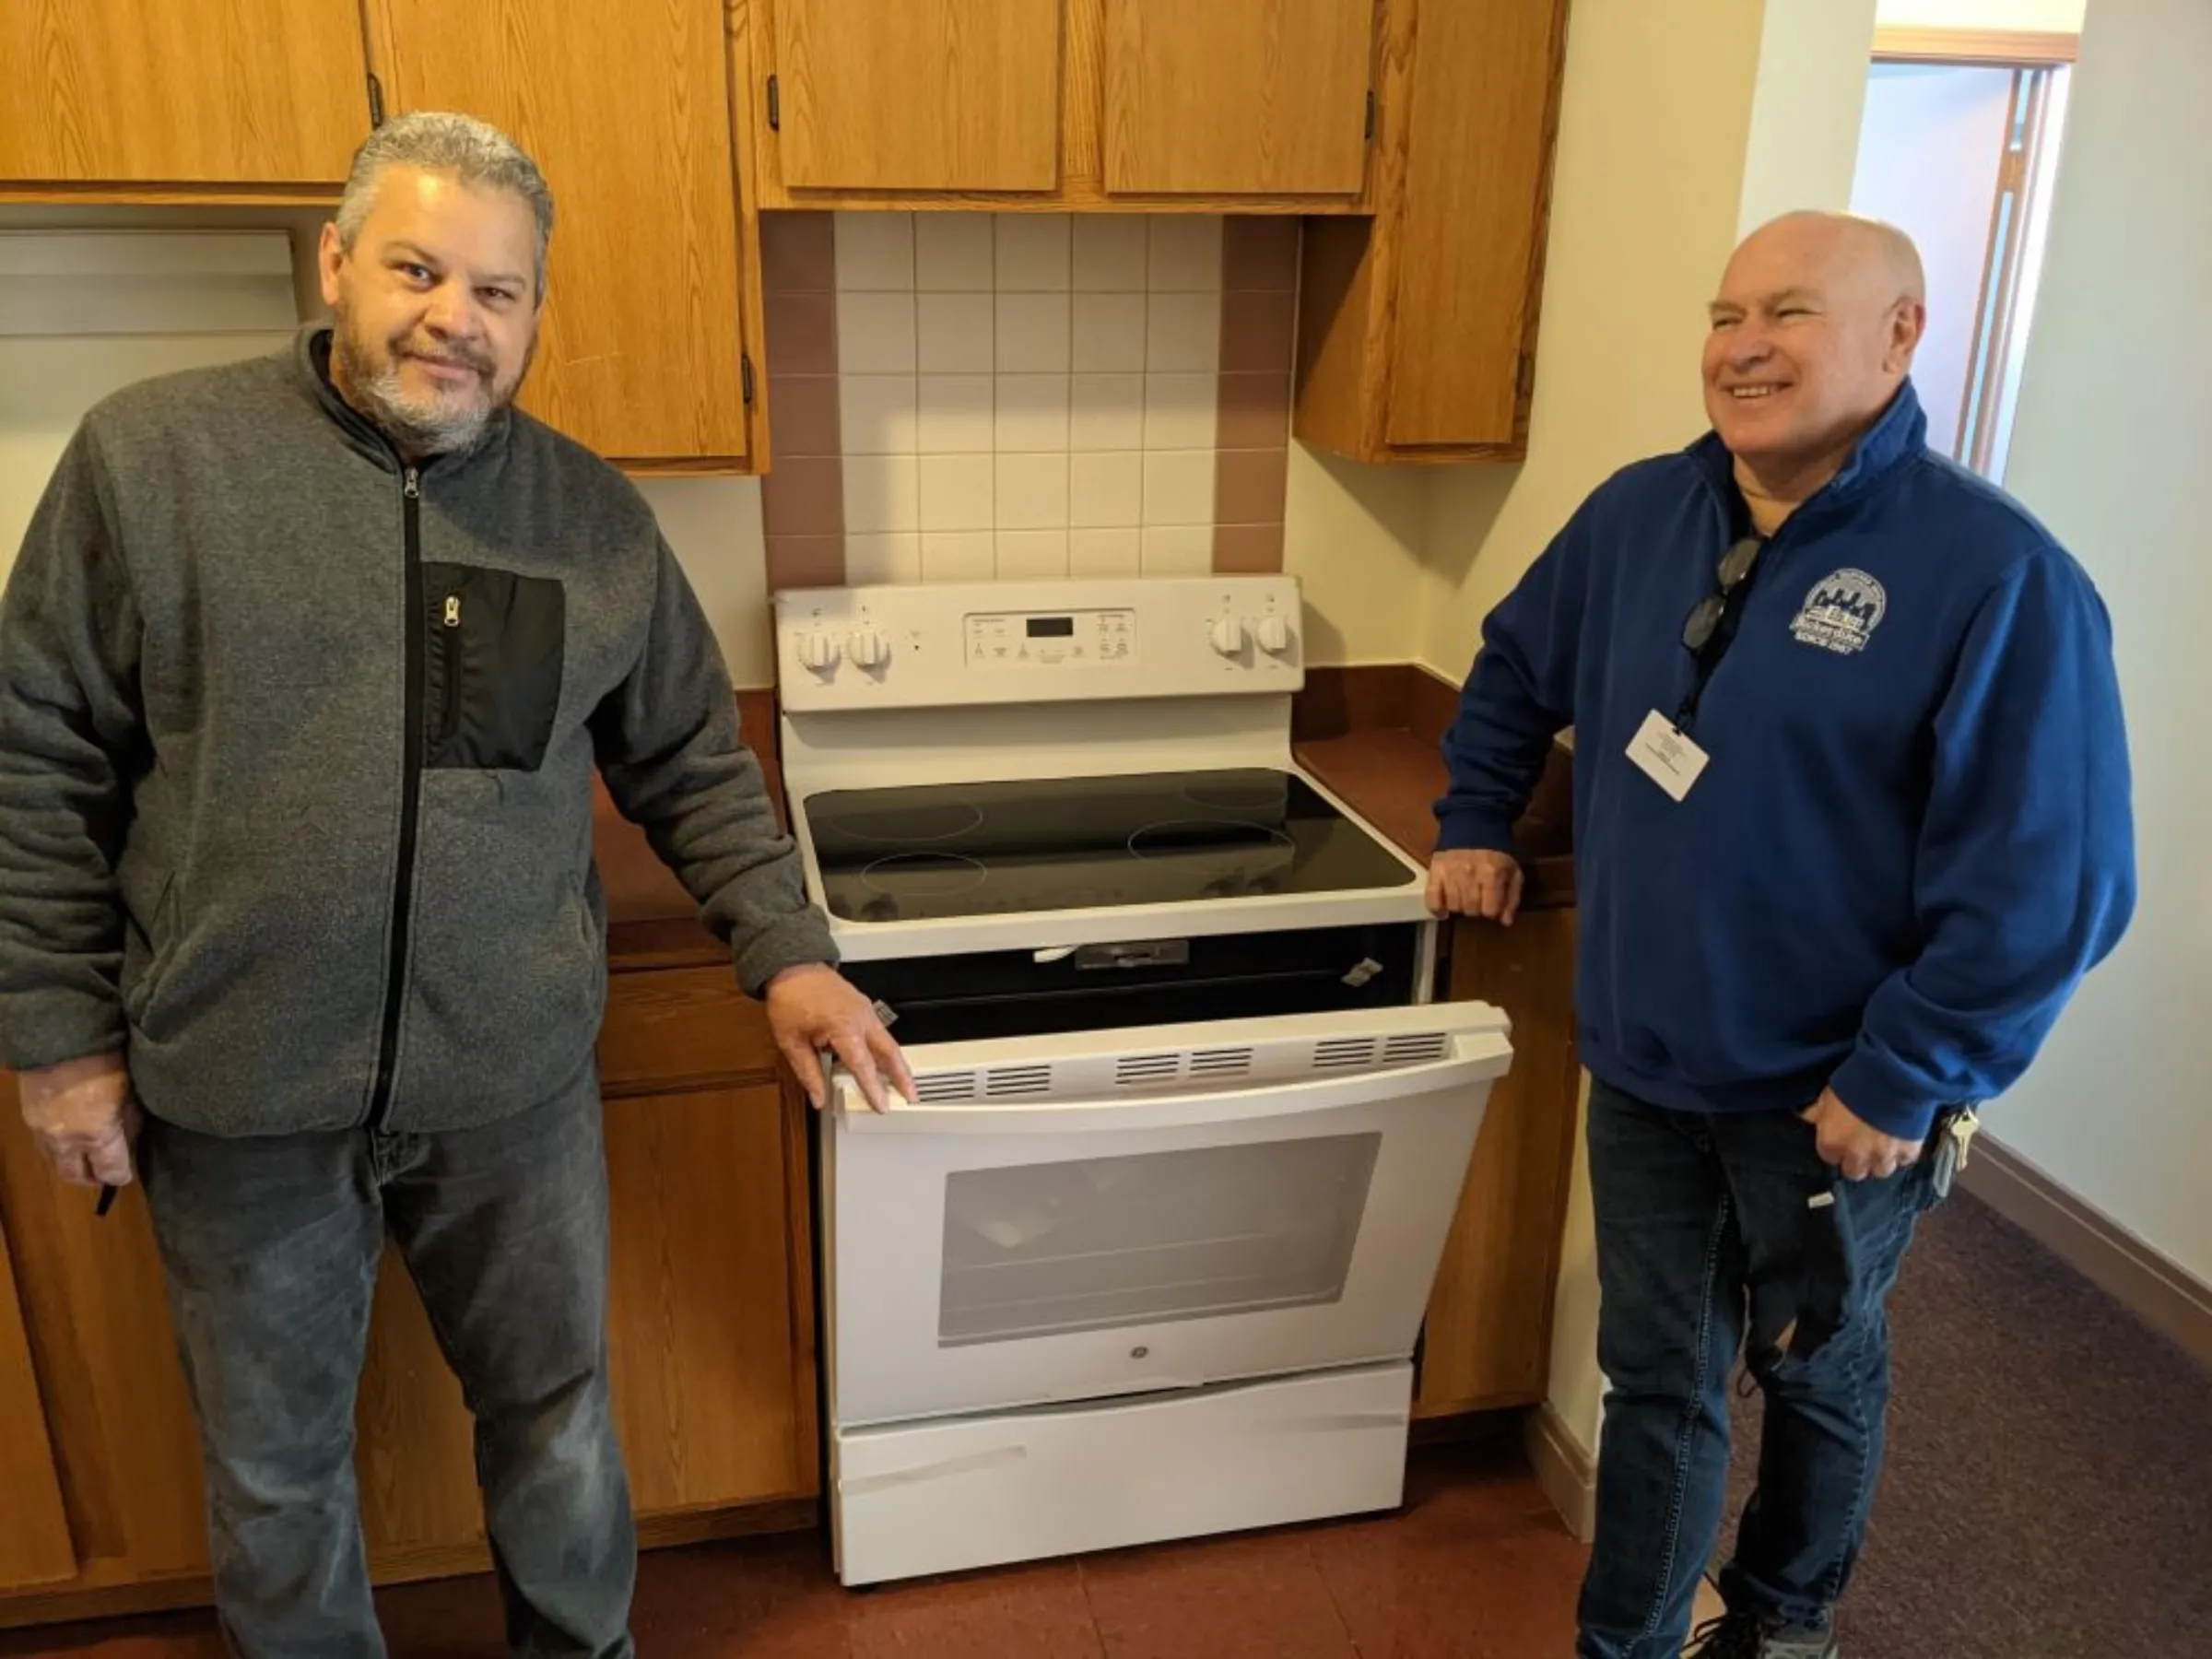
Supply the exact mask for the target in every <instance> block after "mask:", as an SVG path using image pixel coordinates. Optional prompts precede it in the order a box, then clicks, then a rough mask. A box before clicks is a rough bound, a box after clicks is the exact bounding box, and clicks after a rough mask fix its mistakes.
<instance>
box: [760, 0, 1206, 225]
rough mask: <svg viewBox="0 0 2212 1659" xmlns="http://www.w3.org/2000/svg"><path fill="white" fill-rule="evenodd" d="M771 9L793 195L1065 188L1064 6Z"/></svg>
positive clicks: (783, 171)
mask: <svg viewBox="0 0 2212 1659" xmlns="http://www.w3.org/2000/svg"><path fill="white" fill-rule="evenodd" d="M1208 3H1209V4H1210V3H1211V0H1208ZM769 10H770V12H771V17H772V24H771V35H770V41H771V54H772V58H773V63H772V65H771V73H773V75H774V76H775V80H776V90H775V114H774V120H775V128H776V134H777V142H776V145H775V153H776V154H777V155H778V156H779V157H780V162H779V164H778V176H779V177H780V178H781V180H782V183H783V186H784V187H785V188H786V189H788V190H846V191H873V190H928V191H1050V190H1053V189H1055V188H1057V187H1058V184H1059V182H1060V113H1061V112H1060V74H1061V27H1062V0H895V3H894V4H887V3H886V0H772V4H771V5H770V6H769Z"/></svg>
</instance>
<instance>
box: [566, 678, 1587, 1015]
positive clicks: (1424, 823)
mask: <svg viewBox="0 0 2212 1659" xmlns="http://www.w3.org/2000/svg"><path fill="white" fill-rule="evenodd" d="M1457 697H1458V693H1457V691H1456V690H1455V689H1454V688H1453V687H1452V686H1450V685H1449V684H1447V683H1446V682H1444V681H1443V680H1441V679H1438V678H1437V677H1435V676H1434V675H1431V674H1430V673H1429V672H1428V671H1427V670H1426V669H1423V668H1420V667H1417V666H1415V665H1412V664H1405V663H1393V664H1387V665H1380V666H1374V667H1355V668H1316V669H1313V670H1312V671H1311V672H1310V673H1309V674H1308V675H1307V677H1306V688H1305V689H1304V690H1303V691H1301V692H1300V694H1299V697H1298V700H1297V701H1296V703H1295V705H1294V713H1293V724H1292V732H1291V739H1292V741H1291V754H1292V756H1293V757H1294V758H1295V759H1296V760H1297V761H1298V763H1299V765H1300V766H1302V767H1304V768H1305V769H1306V770H1307V771H1310V772H1312V774H1313V776H1314V777H1316V778H1318V779H1319V780H1320V781H1321V782H1323V783H1324V784H1325V785H1327V786H1328V788H1329V789H1331V790H1332V791H1334V792H1335V794H1337V795H1338V796H1339V797H1341V798H1342V799H1343V801H1344V802H1345V804H1346V805H1347V806H1350V807H1351V808H1352V810H1353V811H1355V812H1357V813H1359V815H1360V816H1361V817H1362V818H1366V819H1367V821H1368V822H1369V823H1371V824H1372V825H1374V827H1375V828H1376V829H1378V830H1381V831H1382V833H1383V834H1384V835H1386V836H1388V837H1389V838H1390V839H1391V840H1392V841H1394V842H1395V843H1396V844H1397V845H1398V847H1399V848H1400V849H1401V850H1402V851H1404V852H1405V853H1407V854H1408V855H1409V856H1411V857H1413V858H1416V859H1420V860H1424V861H1425V860H1426V859H1427V858H1428V856H1429V854H1430V851H1431V850H1432V849H1433V848H1434V846H1435V844H1436V819H1435V818H1434V817H1433V815H1432V814H1431V812H1430V806H1432V804H1433V803H1434V802H1435V800H1436V798H1437V797H1438V796H1439V795H1441V794H1443V792H1444V763H1443V759H1442V757H1441V754H1440V752H1439V750H1438V747H1437V746H1438V743H1439V740H1440V739H1441V736H1442V734H1443V730H1444V727H1445V725H1446V724H1449V722H1450V720H1451V717H1452V711H1453V707H1454V705H1455V703H1456V700H1457ZM737 708H738V724H739V729H740V730H741V731H742V732H743V733H744V735H745V739H746V741H747V743H749V744H751V745H752V746H753V752H754V753H755V754H756V755H757V756H758V757H759V760H760V765H761V770H762V771H764V772H765V773H766V774H767V779H768V786H769V794H770V798H771V800H773V801H774V802H775V804H776V811H777V814H778V816H779V818H782V817H783V816H784V813H785V807H784V802H783V775H782V765H781V760H780V757H779V755H778V754H777V749H776V736H777V727H776V718H775V700H774V693H772V692H770V691H740V692H739V693H738V694H737ZM1571 772H1572V756H1571V750H1570V747H1569V746H1568V744H1567V743H1566V742H1564V741H1562V742H1561V743H1560V744H1559V746H1558V747H1555V748H1554V750H1553V751H1552V756H1551V764H1550V765H1549V766H1548V767H1547V769H1546V771H1545V774H1544V779H1543V782H1541V783H1539V784H1538V785H1537V788H1536V794H1535V800H1534V801H1533V802H1532V803H1531V805H1530V807H1529V811H1528V814H1527V816H1526V817H1524V818H1523V819H1522V820H1521V823H1520V825H1519V827H1518V830H1517V833H1518V835H1519V838H1520V843H1521V854H1522V860H1523V865H1524V868H1525V870H1526V871H1527V877H1528V880H1527V887H1526V888H1525V890H1524V894H1523V897H1522V905H1523V907H1524V909H1529V910H1553V909H1560V908H1564V907H1566V906H1570V905H1571V904H1573V902H1574V859H1573V855H1572V852H1571V845H1570V837H1569V830H1568V825H1569V820H1570V809H1571V800H1572V784H1571ZM594 842H595V850H596V853H597V855H598V861H599V878H600V881H601V883H602V884H603V885H604V886H605V888H606V907H607V922H608V928H607V954H608V957H609V959H610V960H611V962H612V964H613V966H614V967H615V968H616V969H617V970H618V971H620V970H626V969H638V968H666V967H678V966H692V965H696V964H700V963H711V962H716V961H722V960H726V959H727V957H728V953H727V952H726V951H725V950H724V949H723V947H721V946H719V945H717V944H716V943H715V942H714V940H713V938H712V936H711V935H709V934H708V933H707V931H706V930H705V929H704V928H703V927H701V926H700V924H699V920H698V907H697V905H695V904H694V903H693V902H692V900H691V897H690V895H689V894H688V893H687V892H685V891H684V889H683V886H682V884H681V883H679V882H678V881H677V879H676V877H674V876H673V875H671V874H670V873H669V871H668V869H667V866H665V865H663V864H662V863H661V861H660V859H659V858H658V857H657V856H656V855H655V854H654V853H653V849H652V848H651V847H650V846H649V845H648V844H647V843H646V840H645V836H644V832H643V831H642V830H639V829H638V827H637V826H636V825H634V824H631V823H629V821H628V820H626V819H625V818H623V817H622V816H621V814H619V813H618V812H617V811H616V810H615V806H614V803H613V802H612V801H611V800H609V799H608V798H607V795H606V790H605V789H604V788H598V789H597V796H596V802H595V814H594Z"/></svg>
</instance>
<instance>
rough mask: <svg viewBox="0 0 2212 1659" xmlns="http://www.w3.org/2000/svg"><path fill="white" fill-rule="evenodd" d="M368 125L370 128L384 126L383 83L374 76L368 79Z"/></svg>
mask: <svg viewBox="0 0 2212 1659" xmlns="http://www.w3.org/2000/svg"><path fill="white" fill-rule="evenodd" d="M369 124H370V125H371V126H372V127H380V126H382V125H383V124H384V83H383V82H382V81H380V80H378V79H377V78H376V76H374V75H371V76H370V77H369Z"/></svg>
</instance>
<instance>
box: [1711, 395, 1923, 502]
mask: <svg viewBox="0 0 2212 1659" xmlns="http://www.w3.org/2000/svg"><path fill="white" fill-rule="evenodd" d="M1927 441H1928V418H1927V416H1926V414H1925V413H1924V411H1923V410H1922V409H1921V406H1920V394H1918V393H1917V392H1915V391H1914V390H1913V388H1912V380H1911V379H1910V378H1908V379H1906V381H1905V382H1903V383H1902V384H1901V385H1900V386H1899V387H1898V389H1897V393H1896V395H1895V396H1893V397H1891V398H1890V400H1889V406H1888V408H1886V409H1884V410H1883V411H1882V413H1881V415H1880V417H1879V418H1877V420H1876V421H1875V423H1874V424H1873V425H1872V426H1870V427H1868V428H1867V429H1866V430H1865V432H1864V433H1862V434H1861V435H1860V438H1859V441H1858V442H1857V443H1855V444H1853V446H1852V451H1851V453H1850V454H1849V455H1847V456H1845V457H1844V460H1843V465H1842V468H1841V470H1840V471H1839V472H1838V473H1837V474H1836V476H1835V477H1832V478H1830V480H1829V481H1828V482H1827V483H1826V484H1823V485H1822V486H1821V487H1820V488H1818V489H1817V490H1815V491H1814V492H1813V494H1812V497H1811V499H1810V500H1806V501H1805V502H1804V503H1803V504H1802V505H1800V506H1799V507H1798V509H1797V512H1800V513H1802V512H1806V511H1807V510H1809V509H1811V508H1813V507H1816V506H1818V507H1819V508H1821V509H1823V510H1826V509H1828V508H1830V507H1836V506H1841V505H1843V504H1845V503H1847V502H1850V501H1854V500H1859V499H1861V498H1862V497H1864V496H1865V495H1866V494H1867V493H1869V492H1870V491H1871V490H1873V489H1874V488H1876V487H1877V485H1879V484H1880V483H1881V482H1882V481H1883V480H1884V479H1886V478H1888V477H1889V476H1890V474H1892V473H1893V472H1895V471H1896V470H1897V468H1898V466H1899V465H1900V464H1901V463H1903V462H1905V461H1909V460H1911V459H1912V457H1913V456H1914V455H1917V454H1918V453H1920V452H1921V451H1922V450H1923V449H1924V448H1926V447H1927ZM1684 453H1687V454H1688V456H1689V457H1690V458H1691V459H1692V460H1693V461H1695V462H1696V463H1697V464H1698V466H1699V469H1700V471H1701V472H1702V473H1703V474H1704V476H1705V478H1706V481H1707V482H1708V483H1709V484H1711V485H1712V488H1713V490H1714V492H1715V493H1716V494H1718V495H1719V497H1720V499H1721V500H1722V501H1723V502H1724V503H1726V502H1728V501H1730V500H1734V499H1735V494H1736V486H1735V456H1734V455H1732V454H1730V453H1728V446H1727V445H1726V444H1724V443H1723V442H1722V441H1721V435H1720V434H1719V433H1718V432H1707V433H1706V434H1705V435H1704V436H1703V437H1702V438H1700V439H1699V440H1698V441H1696V442H1695V443H1693V444H1691V445H1690V446H1689V448H1688V450H1687V451H1685V452H1684ZM1793 516H1794V515H1793Z"/></svg>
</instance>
